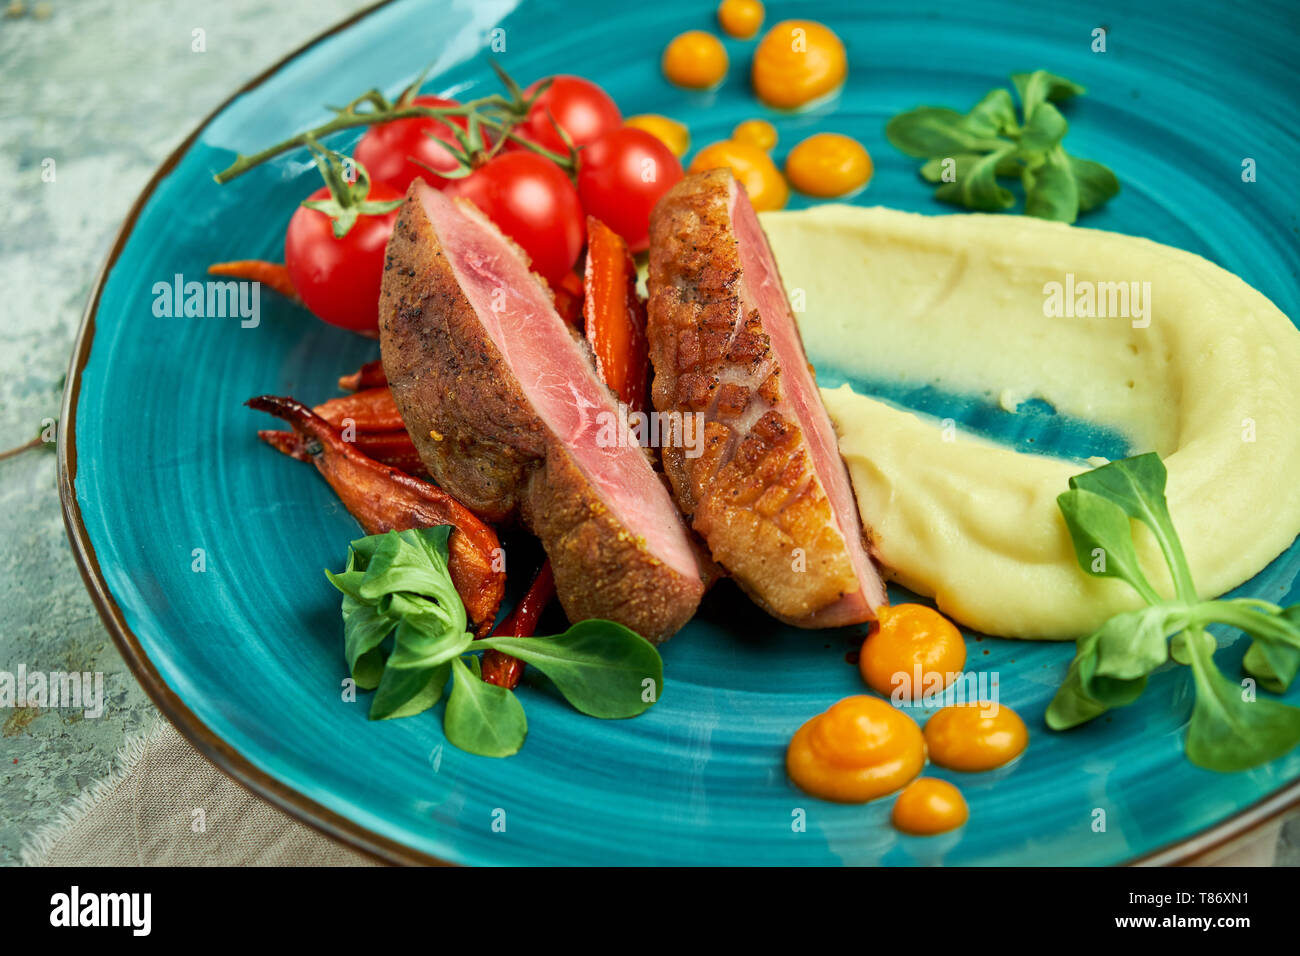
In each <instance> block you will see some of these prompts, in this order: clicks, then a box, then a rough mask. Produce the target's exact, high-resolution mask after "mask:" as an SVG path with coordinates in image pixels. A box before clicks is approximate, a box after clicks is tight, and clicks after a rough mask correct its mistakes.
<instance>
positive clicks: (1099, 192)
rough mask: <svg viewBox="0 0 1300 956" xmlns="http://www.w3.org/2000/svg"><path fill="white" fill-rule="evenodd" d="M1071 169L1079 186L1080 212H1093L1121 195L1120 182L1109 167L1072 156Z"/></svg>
mask: <svg viewBox="0 0 1300 956" xmlns="http://www.w3.org/2000/svg"><path fill="white" fill-rule="evenodd" d="M1070 169H1071V170H1072V171H1073V172H1074V181H1075V183H1076V184H1077V186H1078V191H1079V212H1091V211H1092V210H1094V209H1096V208H1097V207H1098V206H1100V205H1101V204H1102V203H1104V202H1106V200H1108V199H1112V198H1114V197H1115V196H1116V195H1117V194H1118V193H1119V180H1118V179H1117V178H1116V177H1115V174H1114V173H1113V172H1111V170H1110V167H1109V166H1103V165H1102V164H1101V163H1095V162H1093V161H1092V160H1091V159H1080V158H1079V157H1078V156H1071V157H1070Z"/></svg>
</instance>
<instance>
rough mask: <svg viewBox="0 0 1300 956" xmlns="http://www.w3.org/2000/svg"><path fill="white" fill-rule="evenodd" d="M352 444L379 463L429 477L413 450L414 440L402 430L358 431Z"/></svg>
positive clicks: (410, 473) (416, 452) (418, 456)
mask: <svg viewBox="0 0 1300 956" xmlns="http://www.w3.org/2000/svg"><path fill="white" fill-rule="evenodd" d="M353 444H355V445H356V446H357V447H358V448H359V449H361V453H362V454H364V455H366V456H367V457H370V458H373V459H374V460H375V461H377V462H379V463H380V464H384V465H391V466H392V467H393V468H397V469H399V470H401V471H404V472H406V473H407V474H408V475H414V476H415V477H416V478H428V477H429V472H428V470H427V469H426V468H425V467H424V462H423V461H422V460H421V459H420V453H419V452H418V451H416V450H415V442H413V441H411V436H410V435H408V434H407V433H406V432H404V431H400V432H358V433H357V437H356V439H355V440H354V442H353Z"/></svg>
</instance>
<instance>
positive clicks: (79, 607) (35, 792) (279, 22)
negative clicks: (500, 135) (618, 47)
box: [0, 0, 1300, 865]
mask: <svg viewBox="0 0 1300 956" xmlns="http://www.w3.org/2000/svg"><path fill="white" fill-rule="evenodd" d="M37 6H41V7H44V8H46V9H48V17H46V18H44V19H38V18H37V17H34V16H32V15H31V14H30V12H29V13H27V14H25V15H23V16H18V17H13V18H2V19H0V181H3V182H4V183H6V184H7V185H6V188H5V189H4V191H3V193H2V194H0V449H4V448H9V447H12V446H15V445H20V444H22V443H23V442H25V441H27V440H28V439H30V438H31V437H32V436H33V435H35V434H36V433H37V432H38V430H39V429H40V428H41V425H42V422H43V420H45V419H52V418H55V417H56V416H57V415H58V409H59V401H60V395H61V391H62V386H63V376H64V372H65V369H66V366H67V361H68V356H69V354H70V351H71V348H72V340H73V336H74V335H75V333H76V329H77V324H78V322H79V320H80V317H81V311H82V309H83V307H84V304H85V301H86V297H87V295H88V294H89V291H90V284H91V282H92V281H93V279H94V276H95V273H96V271H97V270H98V268H99V265H100V263H101V262H102V261H103V258H104V256H105V254H106V253H107V251H108V247H109V245H110V243H111V242H112V238H113V235H114V234H115V232H116V230H117V227H118V225H119V224H120V222H121V221H122V219H123V218H124V217H125V215H126V212H127V210H128V208H129V207H130V205H131V202H132V201H133V200H134V199H135V196H136V195H137V194H138V193H139V191H140V190H141V188H143V186H144V184H145V182H146V181H147V180H148V178H149V176H150V175H151V174H152V172H153V170H154V168H155V167H157V166H158V164H159V163H161V162H162V160H163V159H164V158H165V157H166V156H167V154H168V153H169V152H170V151H171V150H172V149H173V148H174V147H175V146H176V145H177V144H178V143H179V142H180V141H181V140H182V139H183V138H184V137H185V136H186V135H187V134H188V133H189V131H190V129H191V128H192V127H193V126H194V125H195V124H196V123H197V122H198V120H199V119H200V118H201V117H202V116H204V115H206V114H207V112H208V111H209V110H211V109H212V108H213V107H214V106H215V105H216V104H217V103H219V102H220V101H221V100H223V99H224V98H225V97H226V96H227V95H228V94H229V93H230V92H231V91H233V90H234V89H235V88H236V87H238V86H240V85H242V84H243V83H244V82H245V81H246V80H248V79H249V78H250V77H252V76H254V75H256V74H257V73H259V72H261V71H262V70H263V69H264V68H265V67H266V66H267V65H269V64H270V63H272V62H274V61H275V60H277V59H278V58H279V57H281V56H282V55H283V54H284V53H286V52H287V51H289V50H291V49H293V48H295V47H297V46H298V45H300V44H301V43H302V42H304V41H305V40H307V39H309V38H310V37H312V36H314V35H315V34H317V33H319V32H321V31H323V30H324V29H326V28H327V27H329V26H330V25H331V24H333V23H334V22H336V21H337V20H340V19H343V18H345V17H346V16H348V15H349V14H350V13H352V12H353V11H354V10H356V9H357V8H359V7H361V6H365V4H363V3H357V2H355V0H275V2H272V0H224V2H222V3H215V2H213V3H205V2H198V0H188V2H187V0H133V2H132V3H130V4H129V5H125V4H122V3H113V2H111V0H75V2H74V0H46V2H45V3H43V4H34V3H31V2H27V3H26V7H27V8H28V10H29V11H31V10H34V9H35V8H36V7H37ZM196 28H201V29H203V30H204V31H205V41H206V51H205V52H203V53H195V52H193V51H192V50H191V42H192V35H193V31H194V30H195V29H196ZM370 81H371V78H364V79H363V80H359V82H364V83H368V82H370ZM46 158H51V159H53V160H54V161H55V164H56V165H55V173H56V176H55V181H54V182H43V181H42V177H41V171H42V162H43V160H45V159H46ZM0 608H3V611H0V670H6V671H10V672H13V671H15V670H16V669H17V667H18V665H19V664H20V663H21V664H25V665H26V667H27V668H28V669H29V670H42V671H51V670H78V671H83V670H90V671H102V672H103V673H104V675H105V681H106V697H107V706H106V711H105V714H104V716H103V717H101V718H99V719H94V720H92V719H85V718H83V717H82V716H81V715H80V713H79V712H73V711H69V710H45V711H36V710H34V709H28V708H23V709H17V710H7V711H6V710H0V863H3V864H12V863H16V862H17V860H18V850H19V846H20V845H21V843H22V841H23V839H24V838H25V836H26V835H27V834H28V833H29V832H30V830H31V829H32V828H34V827H37V826H39V825H41V824H42V823H45V822H47V821H48V820H50V819H51V818H52V817H54V815H55V813H56V812H57V810H58V809H59V808H60V807H61V806H63V805H64V804H65V803H66V802H67V801H68V800H69V799H70V798H71V797H73V796H74V795H75V794H77V793H78V792H80V791H81V790H82V789H83V788H85V787H86V786H87V785H88V784H89V783H90V782H91V781H93V780H95V779H96V778H98V777H101V776H103V775H104V774H105V773H106V772H108V770H109V768H110V766H111V765H112V761H113V756H114V754H115V753H116V752H117V750H118V748H119V747H120V746H121V745H122V742H123V740H124V738H125V737H126V735H127V734H128V733H130V732H132V731H134V730H136V729H139V728H141V727H142V726H144V725H145V724H146V723H147V722H148V721H149V720H150V719H151V718H152V715H153V714H154V713H155V711H154V708H153V706H152V705H151V704H150V703H149V701H148V699H147V698H146V697H145V695H144V692H143V691H141V690H140V688H139V686H138V685H137V684H136V682H135V680H134V679H133V678H132V676H131V675H130V673H129V672H128V671H127V670H126V668H125V666H124V664H123V663H122V660H121V658H120V657H119V656H118V653H117V650H116V648H115V647H114V646H113V644H112V642H111V640H110V639H109V637H108V635H107V633H106V632H105V631H104V628H103V626H102V625H101V624H100V622H99V618H98V617H97V615H96V613H95V610H94V607H93V606H92V604H91V602H90V599H89V597H88V596H87V595H86V593H85V590H84V589H83V587H82V583H81V578H80V576H79V575H78V573H77V569H76V566H75V564H74V563H73V559H72V555H71V553H70V551H69V549H68V545H67V540H66V538H65V536H64V531H63V523H62V518H61V515H60V511H59V500H58V492H57V489H56V487H55V459H54V455H53V454H52V451H51V449H49V448H45V449H38V450H35V451H31V452H28V453H26V454H24V455H21V456H19V457H16V458H12V459H10V460H8V461H0ZM1278 862H1279V863H1286V864H1290V865H1296V864H1300V823H1298V822H1297V821H1293V822H1292V823H1291V824H1290V825H1289V826H1288V827H1287V829H1286V831H1285V833H1284V836H1283V838H1282V841H1281V847H1280V850H1279V858H1278Z"/></svg>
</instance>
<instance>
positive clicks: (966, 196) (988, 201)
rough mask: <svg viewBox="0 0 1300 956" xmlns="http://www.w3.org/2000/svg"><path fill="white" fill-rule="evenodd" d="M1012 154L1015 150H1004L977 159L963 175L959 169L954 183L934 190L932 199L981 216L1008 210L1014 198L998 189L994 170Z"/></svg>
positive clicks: (945, 184) (1013, 202)
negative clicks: (976, 212)
mask: <svg viewBox="0 0 1300 956" xmlns="http://www.w3.org/2000/svg"><path fill="white" fill-rule="evenodd" d="M1014 151H1015V147H1012V146H1008V147H1007V148H1006V149H1004V150H1000V151H998V152H994V153H989V154H988V155H987V156H981V157H979V159H977V160H976V161H975V162H974V163H971V164H970V165H969V168H968V169H967V170H966V171H965V174H964V175H963V174H962V172H961V171H960V169H959V171H958V178H957V181H956V182H951V183H944V184H943V185H942V186H940V187H939V188H938V189H936V190H935V192H934V198H935V199H941V200H943V201H944V202H951V203H956V204H957V205H959V206H965V207H966V208H968V209H979V210H983V211H985V212H998V211H1000V210H1003V209H1010V208H1011V207H1012V206H1014V205H1015V204H1016V197H1015V196H1013V195H1011V192H1010V191H1009V190H1006V189H1004V188H1002V187H1001V186H999V185H998V181H997V177H996V170H997V166H998V164H999V163H1001V162H1002V161H1003V160H1004V159H1006V158H1007V157H1009V156H1010V155H1011V154H1012V153H1013V152H1014Z"/></svg>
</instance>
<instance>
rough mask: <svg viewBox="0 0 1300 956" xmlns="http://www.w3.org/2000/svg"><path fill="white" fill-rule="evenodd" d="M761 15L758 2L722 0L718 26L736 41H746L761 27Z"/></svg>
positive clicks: (760, 4) (756, 0) (761, 5)
mask: <svg viewBox="0 0 1300 956" xmlns="http://www.w3.org/2000/svg"><path fill="white" fill-rule="evenodd" d="M763 13H764V11H763V4H762V3H760V2H759V0H722V2H721V3H720V4H718V25H719V26H721V27H722V29H723V30H724V31H725V32H726V33H728V34H730V35H731V36H733V37H735V38H736V39H737V40H748V39H749V38H750V37H752V36H753V35H754V34H755V33H757V32H758V28H759V27H761V26H762V25H763Z"/></svg>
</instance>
